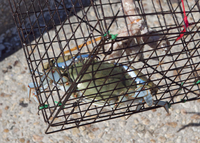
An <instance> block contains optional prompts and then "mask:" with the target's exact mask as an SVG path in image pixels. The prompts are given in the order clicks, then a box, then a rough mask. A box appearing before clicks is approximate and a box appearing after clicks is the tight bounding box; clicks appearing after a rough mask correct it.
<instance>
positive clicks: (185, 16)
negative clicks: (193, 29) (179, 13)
mask: <svg viewBox="0 0 200 143" xmlns="http://www.w3.org/2000/svg"><path fill="white" fill-rule="evenodd" d="M181 1H182V6H183V13H184V18H183V20H184V22H185V25H183V28H184V29H183V30H182V31H181V34H180V35H179V37H178V38H177V39H176V41H178V40H179V39H181V38H182V37H183V36H184V32H186V29H187V28H188V26H189V22H188V20H187V15H186V13H185V6H184V2H183V0H181Z"/></svg>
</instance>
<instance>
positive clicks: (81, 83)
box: [9, 0, 200, 133]
mask: <svg viewBox="0 0 200 143" xmlns="http://www.w3.org/2000/svg"><path fill="white" fill-rule="evenodd" d="M9 2H10V7H11V10H12V14H13V17H14V20H15V23H16V26H17V28H18V32H19V36H20V38H21V42H22V45H23V49H24V54H25V56H26V59H27V63H28V67H29V69H30V71H31V76H32V80H33V83H30V84H29V86H30V87H31V88H34V89H35V92H34V95H33V97H34V98H35V100H36V101H38V102H39V106H38V110H39V111H41V113H42V115H43V117H44V121H45V122H46V123H47V124H48V127H47V130H46V133H53V132H58V131H62V130H66V129H71V128H74V127H80V126H84V125H87V124H92V123H97V122H101V121H105V120H110V119H114V118H118V117H121V116H129V115H132V114H135V113H139V112H144V111H147V110H151V109H154V108H159V107H161V106H163V107H164V108H165V109H166V110H168V108H169V107H170V106H171V105H173V104H177V103H183V102H186V101H191V100H198V99H199V83H200V78H199V72H200V65H199V60H200V59H199V56H200V54H199V52H200V48H199V47H200V46H199V45H200V34H199V31H200V30H199V27H200V21H199V19H200V14H199V13H200V1H199V0H185V1H183V0H176V1H175V0H174V1H170V0H156V1H154V0H142V1H140V0H107V1H105V0H104V1H103V0H88V1H87V0H86V1H82V0H46V1H42V0H31V1H26V0H9Z"/></svg>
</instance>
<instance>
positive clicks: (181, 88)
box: [178, 82, 184, 91]
mask: <svg viewBox="0 0 200 143" xmlns="http://www.w3.org/2000/svg"><path fill="white" fill-rule="evenodd" d="M183 84H184V82H181V88H180V89H179V90H178V91H181V89H182V86H183Z"/></svg>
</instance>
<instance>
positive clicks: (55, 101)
mask: <svg viewBox="0 0 200 143" xmlns="http://www.w3.org/2000/svg"><path fill="white" fill-rule="evenodd" d="M55 103H56V104H58V101H55ZM61 105H62V103H59V104H58V106H61ZM64 108H65V106H64Z"/></svg>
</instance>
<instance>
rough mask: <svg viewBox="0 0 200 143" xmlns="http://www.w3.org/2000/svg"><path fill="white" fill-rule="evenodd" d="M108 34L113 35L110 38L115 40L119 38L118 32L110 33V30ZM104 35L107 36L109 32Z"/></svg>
mask: <svg viewBox="0 0 200 143" xmlns="http://www.w3.org/2000/svg"><path fill="white" fill-rule="evenodd" d="M108 34H109V35H110V36H111V38H110V40H115V39H116V38H117V35H118V34H110V31H108ZM103 36H104V37H106V36H107V34H104V35H103Z"/></svg>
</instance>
